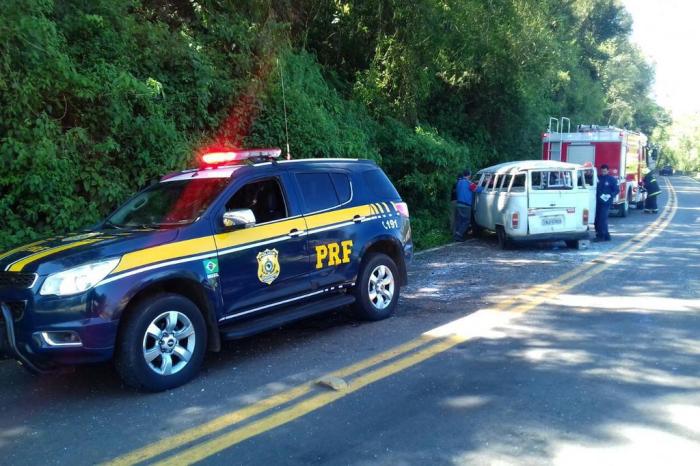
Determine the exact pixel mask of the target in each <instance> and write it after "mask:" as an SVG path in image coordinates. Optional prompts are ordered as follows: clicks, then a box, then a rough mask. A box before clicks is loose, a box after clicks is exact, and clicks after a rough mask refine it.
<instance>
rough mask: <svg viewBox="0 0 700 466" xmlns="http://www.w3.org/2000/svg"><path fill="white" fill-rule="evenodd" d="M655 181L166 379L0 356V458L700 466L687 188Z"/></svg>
mask: <svg viewBox="0 0 700 466" xmlns="http://www.w3.org/2000/svg"><path fill="white" fill-rule="evenodd" d="M668 180H669V181H670V182H671V183H672V185H673V186H674V187H675V189H671V188H670V187H669V186H666V187H664V194H663V195H662V198H661V200H660V205H661V206H665V209H664V210H663V211H662V213H661V214H660V215H659V216H651V215H643V214H642V213H641V212H636V211H631V215H630V217H628V218H625V219H614V218H613V219H611V233H612V234H613V241H612V242H610V243H596V244H592V245H591V247H590V248H589V249H588V250H585V251H571V250H567V249H566V248H565V247H564V245H563V243H562V244H561V245H557V244H555V245H552V244H545V245H534V246H527V247H519V248H517V249H515V250H510V251H500V250H498V249H497V246H496V241H495V238H493V237H484V238H480V239H474V240H470V241H467V242H466V243H463V244H459V245H450V246H447V247H444V248H440V249H437V250H433V251H427V252H424V253H422V254H421V255H419V256H418V257H417V259H416V261H415V262H414V264H413V267H412V271H411V277H410V281H411V284H410V286H409V287H407V288H406V289H404V290H402V293H403V297H402V302H401V303H400V306H399V308H398V311H397V314H396V316H395V317H393V318H391V319H388V320H386V321H382V322H378V323H360V322H356V321H354V320H352V319H351V318H349V317H348V316H347V315H346V314H345V313H343V312H337V313H334V314H331V315H328V316H325V317H323V318H319V319H315V320H311V321H306V322H303V323H300V324H297V325H294V326H291V327H288V328H284V329H280V330H277V331H274V332H270V333H267V334H264V335H261V336H258V337H255V338H252V339H248V340H245V341H241V342H236V343H230V344H227V346H226V348H225V350H224V351H223V352H221V353H219V354H213V355H210V356H209V357H208V359H207V361H206V364H205V369H204V371H203V372H202V374H201V376H200V377H199V378H198V379H196V380H195V381H193V382H191V383H190V384H188V385H187V386H185V387H181V388H179V389H176V390H173V391H170V392H165V393H160V394H143V393H136V392H133V391H130V390H128V389H125V388H123V387H122V386H121V384H120V382H119V379H118V378H117V377H116V375H115V374H114V373H113V371H112V369H111V367H109V366H95V367H86V368H81V369H80V370H78V371H77V372H75V373H73V374H65V375H56V376H44V377H34V376H31V375H28V374H26V373H24V372H23V371H22V370H21V369H20V368H18V367H16V365H14V364H13V363H11V362H8V361H5V362H1V363H0V458H1V459H0V464H71V465H73V464H94V463H102V462H110V461H115V460H116V463H117V464H131V463H135V462H138V461H143V462H144V463H156V462H160V461H164V462H165V463H191V462H202V463H205V464H245V465H249V464H265V465H273V464H304V465H306V464H353V465H365V464H367V465H375V464H382V465H383V464H386V465H402V464H430V465H441V464H445V465H448V464H469V465H472V464H477V465H479V464H586V465H590V464H592V463H594V464H611V465H612V464H615V465H617V464H631V463H636V464H655V465H656V464H664V463H665V464H674V465H675V464H693V465H696V464H698V458H700V339H699V338H698V336H699V335H700V248H699V246H698V245H700V232H699V231H698V229H699V227H700V183H697V182H694V181H691V180H690V179H688V178H681V177H674V178H668ZM662 184H663V183H662ZM674 192H675V194H674ZM331 373H333V374H335V375H337V376H339V377H340V379H341V380H340V381H342V382H345V383H347V387H345V388H341V389H340V390H333V389H331V388H328V387H326V386H323V385H319V384H316V383H315V381H316V380H318V379H319V378H321V377H322V376H324V375H327V374H331ZM340 381H338V380H336V382H340Z"/></svg>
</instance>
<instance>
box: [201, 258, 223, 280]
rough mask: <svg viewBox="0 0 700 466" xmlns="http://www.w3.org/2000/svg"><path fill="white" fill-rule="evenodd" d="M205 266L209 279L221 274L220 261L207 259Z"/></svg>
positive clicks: (203, 262)
mask: <svg viewBox="0 0 700 466" xmlns="http://www.w3.org/2000/svg"><path fill="white" fill-rule="evenodd" d="M202 265H204V271H205V272H206V274H207V278H211V276H212V275H214V276H216V275H218V274H219V259H205V260H203V261H202Z"/></svg>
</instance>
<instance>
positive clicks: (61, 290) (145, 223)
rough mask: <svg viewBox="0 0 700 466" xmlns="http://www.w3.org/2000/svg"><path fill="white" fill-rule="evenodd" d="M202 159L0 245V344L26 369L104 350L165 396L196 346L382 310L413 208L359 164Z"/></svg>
mask: <svg viewBox="0 0 700 466" xmlns="http://www.w3.org/2000/svg"><path fill="white" fill-rule="evenodd" d="M278 155H279V150H250V151H234V152H218V153H209V154H206V155H205V156H204V157H203V161H204V162H203V163H205V164H204V165H203V166H201V167H200V168H198V169H194V170H188V171H183V172H179V173H175V174H171V175H168V176H165V177H163V178H162V179H161V180H160V182H159V183H157V184H154V185H152V186H151V187H149V188H147V189H145V190H144V191H141V192H140V193H138V194H137V195H135V196H134V197H133V198H131V199H130V200H129V201H128V202H126V203H125V204H124V205H122V206H121V207H120V208H119V209H118V210H117V211H115V212H114V213H113V214H112V215H110V216H109V217H108V218H107V219H106V220H105V221H104V222H102V223H101V224H100V225H99V226H98V227H96V228H94V229H91V230H88V231H84V232H80V233H78V234H73V235H70V236H62V237H53V238H49V239H46V240H43V241H38V242H35V243H32V244H28V245H25V246H21V247H19V248H16V249H13V250H11V251H8V252H6V253H4V254H0V307H1V309H2V318H1V319H0V325H1V327H0V328H1V329H2V330H1V331H0V354H2V355H4V356H5V357H12V358H15V359H17V360H18V361H20V362H21V363H22V365H24V366H25V367H27V368H29V369H31V370H34V371H38V372H43V371H50V370H53V369H55V368H57V367H58V366H64V365H75V364H81V363H87V362H97V361H105V360H109V359H112V358H113V359H114V361H115V365H116V368H117V370H118V372H119V373H120V375H121V376H122V378H123V379H124V381H125V382H126V383H127V384H128V385H130V386H134V387H139V388H144V389H148V390H154V391H157V390H164V389H168V388H172V387H175V386H178V385H181V384H183V383H185V382H186V381H188V380H190V379H191V378H192V377H194V376H195V374H196V373H197V372H198V370H199V368H200V366H201V364H202V361H203V358H204V353H205V351H206V350H211V351H218V350H219V349H220V348H221V341H222V340H228V339H237V338H243V337H247V336H249V335H253V334H255V333H258V332H261V331H264V330H267V329H271V328H274V327H278V326H280V325H282V324H285V323H288V322H291V321H295V320H298V319H302V318H305V317H308V316H312V315H315V314H319V313H322V312H326V311H329V310H331V309H335V308H338V307H343V306H352V309H353V311H354V312H355V313H356V315H357V316H358V317H360V318H364V319H369V320H379V319H383V318H386V317H388V316H390V315H391V314H392V312H393V311H394V308H395V307H396V303H397V301H398V299H399V290H400V287H402V286H404V285H405V284H406V282H407V273H406V267H407V264H408V263H409V262H410V260H411V257H412V254H413V246H412V242H411V229H410V224H409V218H408V208H407V206H406V204H405V203H403V202H402V200H401V198H400V196H399V194H398V193H397V192H396V189H394V187H393V185H392V184H391V182H390V181H389V179H388V178H387V177H386V175H385V174H384V173H383V172H382V170H381V169H379V167H377V165H375V164H374V163H373V162H371V161H368V160H351V159H316V160H292V161H279V162H278V161H276V159H275V156H278Z"/></svg>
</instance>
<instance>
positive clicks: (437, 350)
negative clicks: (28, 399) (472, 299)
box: [108, 181, 677, 465]
mask: <svg viewBox="0 0 700 466" xmlns="http://www.w3.org/2000/svg"><path fill="white" fill-rule="evenodd" d="M666 184H667V186H668V187H669V192H670V194H671V196H670V199H669V202H668V203H667V205H666V206H665V208H664V210H663V213H662V214H661V216H660V217H659V218H658V219H657V220H656V221H654V222H653V223H651V224H650V225H649V226H648V227H647V228H645V229H644V231H642V232H641V233H639V234H637V235H636V236H635V237H634V238H632V239H631V240H630V241H627V242H625V243H623V244H621V245H620V246H618V247H616V248H614V249H612V250H611V251H609V252H608V253H607V256H606V259H605V260H598V259H595V260H593V261H590V262H588V263H586V264H583V265H581V266H579V267H577V268H575V269H573V270H571V271H569V272H567V273H565V274H563V275H561V276H559V277H557V278H555V279H553V280H550V281H548V282H547V283H544V284H541V285H535V286H532V287H530V288H528V289H527V290H525V291H524V292H522V293H520V294H519V295H518V296H513V297H511V298H508V299H505V300H503V301H500V302H499V303H498V304H496V305H494V306H492V307H491V308H488V309H482V310H479V311H476V312H475V313H473V314H470V315H469V316H467V317H466V318H465V319H469V318H471V317H472V316H474V317H477V318H478V317H496V318H495V319H493V322H497V323H504V322H506V321H507V320H506V319H507V318H509V317H512V316H517V315H518V314H522V313H525V312H527V311H529V310H532V309H534V308H536V307H537V306H539V305H540V304H542V303H544V302H545V301H548V300H550V299H552V298H554V297H556V296H557V295H559V294H562V293H564V292H566V291H568V290H570V289H572V288H574V287H576V286H578V285H580V284H582V283H584V282H586V281H588V280H590V279H591V278H592V277H594V276H596V275H598V274H600V273H601V272H603V271H604V270H606V269H608V268H610V267H612V266H614V265H617V264H620V263H621V262H622V261H623V260H624V259H625V258H627V257H629V256H630V255H631V254H634V253H635V252H638V251H639V250H641V249H642V248H643V247H644V246H646V244H648V243H649V242H650V241H651V240H652V239H654V238H655V237H656V236H658V235H659V234H660V233H661V232H662V231H663V230H664V229H665V228H666V227H667V226H668V225H669V224H670V222H671V220H672V219H673V216H674V215H675V212H676V205H677V204H676V193H675V189H674V188H673V186H672V185H670V183H669V182H668V181H666ZM460 320H462V319H460ZM484 320H486V321H487V322H488V321H489V320H488V319H484ZM457 322H459V321H455V323H457ZM470 322H471V321H467V322H466V323H467V325H468V324H469V323H470ZM453 327H454V328H453ZM441 329H442V331H441ZM443 333H444V335H443ZM470 338H471V335H470V333H469V332H468V331H462V330H459V326H452V327H451V324H447V325H445V326H442V327H440V328H438V329H435V331H431V332H427V333H425V334H423V335H421V336H420V337H418V338H416V339H414V340H411V341H409V342H407V343H404V344H402V345H400V346H397V347H395V348H392V349H390V350H388V351H385V352H382V353H380V354H377V355H376V356H373V357H371V358H368V359H365V360H362V361H360V362H357V363H355V364H352V365H350V366H347V367H345V368H342V369H339V370H337V371H335V372H333V373H332V374H330V375H333V376H336V377H341V378H349V377H354V378H352V379H350V380H349V383H348V388H347V389H345V390H342V391H333V392H330V391H321V392H320V391H318V390H317V389H316V386H315V383H314V382H308V383H305V384H301V385H298V386H295V387H292V388H289V389H287V390H285V391H283V392H281V393H278V394H276V395H273V396H270V397H268V398H265V399H263V400H260V401H258V402H256V403H254V404H252V405H250V406H247V407H244V408H242V409H239V410H236V411H233V412H230V413H228V414H224V415H222V416H220V417H218V418H216V419H213V420H211V421H209V422H207V423H205V424H201V425H199V426H197V427H194V428H191V429H188V430H185V431H183V432H181V433H179V434H176V435H173V436H171V437H167V438H165V439H163V440H160V441H157V442H155V443H152V444H150V445H147V446H145V447H143V448H140V449H138V450H135V451H133V452H131V453H128V454H126V455H123V456H120V457H118V458H116V459H114V460H113V461H110V462H109V463H108V464H111V465H132V464H138V463H143V462H149V463H150V462H152V461H153V460H160V462H159V463H158V464H192V463H195V462H197V461H201V460H203V459H206V458H208V457H211V456H212V455H215V454H217V453H219V452H221V451H223V450H226V449H228V448H231V447H232V446H234V445H236V444H238V443H241V442H243V441H245V440H246V439H249V438H251V437H254V436H257V435H260V434H262V433H264V432H267V431H270V430H272V429H274V428H276V427H279V426H281V425H284V424H287V423H289V422H291V421H293V420H295V419H298V418H300V417H302V416H304V415H306V414H309V413H311V412H313V411H316V410H318V409H320V408H322V407H324V406H327V405H329V404H330V403H333V402H334V401H336V400H338V399H341V398H343V397H345V396H347V395H349V394H351V393H354V392H357V391H358V390H361V389H362V388H364V387H366V386H368V385H370V384H372V383H375V382H378V381H380V380H383V379H385V378H387V377H390V376H391V375H394V374H396V373H399V372H401V371H403V370H406V369H408V368H410V367H413V366H415V365H417V364H419V363H421V362H423V361H426V360H428V359H430V358H432V357H434V356H437V355H439V354H441V353H444V352H445V351H448V350H449V349H451V348H453V347H455V346H456V345H459V344H460V343H464V342H465V341H467V340H469V339H470ZM370 369H371V370H370ZM358 374H359V375H358ZM273 410H274V412H272V413H268V411H273ZM263 414H264V415H263ZM256 416H260V417H258V418H257V419H253V420H252V421H251V422H248V423H245V424H243V423H244V421H248V420H250V419H252V418H255V417H256ZM197 441H200V443H195V442H197Z"/></svg>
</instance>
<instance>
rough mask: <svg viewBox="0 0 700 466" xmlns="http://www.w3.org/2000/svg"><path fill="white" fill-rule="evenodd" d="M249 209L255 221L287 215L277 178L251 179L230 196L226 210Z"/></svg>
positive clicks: (260, 221) (269, 220)
mask: <svg viewBox="0 0 700 466" xmlns="http://www.w3.org/2000/svg"><path fill="white" fill-rule="evenodd" d="M234 209H250V210H252V211H253V214H255V223H267V222H273V221H275V220H280V219H283V218H285V217H287V206H286V204H285V202H284V195H283V194H282V189H281V187H280V184H279V181H277V179H275V178H272V179H266V180H260V181H253V182H252V183H248V184H246V185H244V186H243V187H242V188H241V189H239V190H238V191H236V194H234V195H233V196H231V199H229V201H228V202H227V203H226V210H227V211H229V210H234Z"/></svg>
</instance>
